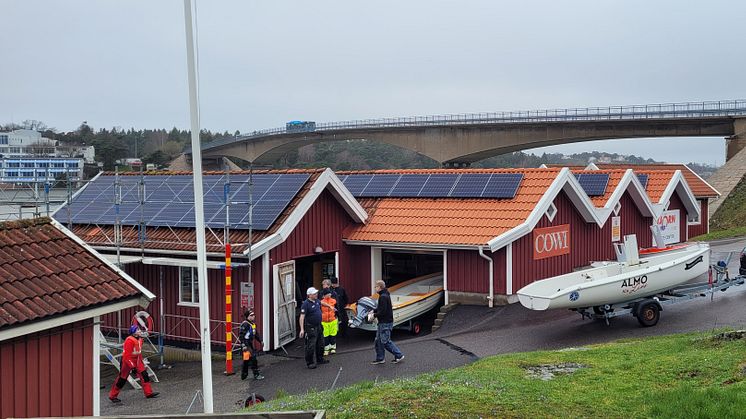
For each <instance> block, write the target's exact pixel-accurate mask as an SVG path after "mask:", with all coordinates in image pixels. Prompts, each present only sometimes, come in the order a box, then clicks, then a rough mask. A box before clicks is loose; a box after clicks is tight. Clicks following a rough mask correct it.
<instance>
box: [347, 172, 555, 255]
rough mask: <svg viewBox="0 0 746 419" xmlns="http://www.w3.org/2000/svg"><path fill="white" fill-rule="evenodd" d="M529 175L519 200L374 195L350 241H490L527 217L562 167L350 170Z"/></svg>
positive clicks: (366, 202) (364, 203)
mask: <svg viewBox="0 0 746 419" xmlns="http://www.w3.org/2000/svg"><path fill="white" fill-rule="evenodd" d="M451 172H455V173H523V174H524V177H523V180H522V181H521V184H520V186H519V188H518V191H517V193H516V195H515V197H514V198H513V199H473V198H472V199H459V198H437V199H434V198H370V199H361V200H360V203H361V205H362V206H363V208H365V209H366V210H367V211H368V213H369V217H370V218H369V220H368V223H366V224H365V225H356V226H352V227H350V228H348V229H347V230H345V232H344V238H345V239H346V240H348V241H362V242H386V243H423V244H432V245H438V244H440V245H457V246H458V245H461V246H471V245H485V244H486V243H487V242H488V241H489V240H490V239H493V238H494V237H497V236H499V235H500V234H502V233H505V232H506V231H508V230H510V229H512V228H514V227H516V226H518V225H519V224H521V223H523V222H525V221H526V219H527V217H528V216H529V214H530V213H531V211H533V209H534V207H535V206H536V204H537V203H538V202H539V200H540V199H541V198H542V196H544V194H545V193H546V192H547V189H548V188H549V186H550V185H551V184H552V182H554V180H555V179H556V178H557V175H558V174H559V173H560V170H559V169H458V170H453V169H432V170H427V169H423V170H382V171H366V172H341V173H340V174H350V173H451Z"/></svg>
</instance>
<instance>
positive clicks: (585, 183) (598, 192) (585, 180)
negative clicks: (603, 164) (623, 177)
mask: <svg viewBox="0 0 746 419" xmlns="http://www.w3.org/2000/svg"><path fill="white" fill-rule="evenodd" d="M575 178H577V179H578V182H579V183H580V186H582V187H583V190H584V191H585V193H586V194H587V195H588V196H603V194H604V193H606V185H608V184H609V174H608V173H576V174H575Z"/></svg>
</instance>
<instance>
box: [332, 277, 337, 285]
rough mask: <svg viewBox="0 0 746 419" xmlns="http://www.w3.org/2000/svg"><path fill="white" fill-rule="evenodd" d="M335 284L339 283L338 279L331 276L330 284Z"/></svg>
mask: <svg viewBox="0 0 746 419" xmlns="http://www.w3.org/2000/svg"><path fill="white" fill-rule="evenodd" d="M337 283H339V279H338V278H337V277H336V276H333V277H332V284H337Z"/></svg>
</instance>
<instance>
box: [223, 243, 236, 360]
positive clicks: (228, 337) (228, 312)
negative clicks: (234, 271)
mask: <svg viewBox="0 0 746 419" xmlns="http://www.w3.org/2000/svg"><path fill="white" fill-rule="evenodd" d="M232 317H233V304H232V303H231V244H230V243H226V244H225V374H226V375H233V374H234V372H233V319H232Z"/></svg>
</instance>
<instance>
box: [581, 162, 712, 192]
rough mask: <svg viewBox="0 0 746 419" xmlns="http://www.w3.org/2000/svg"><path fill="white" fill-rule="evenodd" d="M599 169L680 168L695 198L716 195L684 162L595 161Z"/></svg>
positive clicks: (643, 170) (642, 169) (651, 169)
mask: <svg viewBox="0 0 746 419" xmlns="http://www.w3.org/2000/svg"><path fill="white" fill-rule="evenodd" d="M595 164H596V166H597V167H598V168H599V169H632V170H634V171H635V172H636V173H646V174H647V173H649V172H650V171H655V170H668V171H672V170H681V174H683V175H684V179H686V183H688V184H689V188H690V189H691V190H692V194H694V196H695V197H696V198H716V197H717V196H718V193H717V191H716V190H715V189H714V188H713V187H712V186H710V184H709V183H707V182H705V181H704V180H702V178H701V177H699V175H697V174H696V173H694V171H692V169H690V168H689V166H687V165H685V164H675V163H671V164H669V163H660V164H613V163H595Z"/></svg>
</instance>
